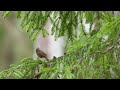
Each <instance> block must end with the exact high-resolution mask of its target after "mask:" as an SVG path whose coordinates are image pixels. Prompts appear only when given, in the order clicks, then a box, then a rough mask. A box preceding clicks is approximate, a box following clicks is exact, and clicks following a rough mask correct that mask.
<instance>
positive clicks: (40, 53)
mask: <svg viewBox="0 0 120 90" xmlns="http://www.w3.org/2000/svg"><path fill="white" fill-rule="evenodd" d="M36 53H37V56H38V57H40V58H45V59H46V60H48V58H47V55H46V54H45V53H44V52H43V51H42V50H40V49H39V48H37V49H36Z"/></svg>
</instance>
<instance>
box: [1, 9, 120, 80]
mask: <svg viewBox="0 0 120 90" xmlns="http://www.w3.org/2000/svg"><path fill="white" fill-rule="evenodd" d="M1 13H2V14H3V17H4V18H5V17H7V16H8V15H9V14H11V13H13V12H12V11H6V12H1ZM15 13H16V17H17V18H18V19H19V20H22V22H21V27H22V28H23V30H25V31H26V32H28V35H29V37H30V39H32V40H33V41H34V40H35V39H36V37H37V36H38V35H39V33H42V35H43V36H44V37H45V36H46V35H47V34H48V33H47V31H46V30H45V28H44V26H45V24H46V22H47V20H48V18H49V19H50V20H51V22H52V24H53V27H52V35H53V34H54V35H55V38H56V39H57V38H58V37H61V36H67V42H68V43H67V44H69V45H70V46H69V47H67V49H66V53H67V54H66V55H65V56H63V57H59V58H54V59H53V60H50V61H42V60H40V59H38V60H35V61H34V60H33V59H32V58H28V57H27V58H24V59H22V60H21V61H20V62H19V63H17V64H14V65H11V67H10V68H9V69H7V70H4V71H1V72H0V78H8V77H9V76H13V77H14V78H17V79H23V78H25V79H29V78H31V79H34V78H39V79H56V78H62V79H78V78H84V79H88V78H90V79H91V78H95V79H97V78H105V79H109V78H120V61H119V58H120V49H119V47H120V46H119V44H120V14H119V13H118V14H114V13H111V12H110V11H16V12H15ZM84 18H86V23H90V28H89V32H86V31H85V26H84V24H83V19H84ZM94 24H95V27H94V28H92V26H93V25H94ZM78 26H80V28H79V29H77V28H78ZM78 31H79V32H80V34H78ZM106 36H107V37H108V38H107V39H106V38H105V37H106ZM66 46H67V45H66ZM36 68H37V70H38V72H37V73H36Z"/></svg>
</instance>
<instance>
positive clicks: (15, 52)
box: [0, 14, 33, 70]
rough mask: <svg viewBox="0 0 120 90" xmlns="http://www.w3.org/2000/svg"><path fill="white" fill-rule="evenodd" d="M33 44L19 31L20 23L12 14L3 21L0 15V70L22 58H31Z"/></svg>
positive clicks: (25, 34) (24, 33)
mask: <svg viewBox="0 0 120 90" xmlns="http://www.w3.org/2000/svg"><path fill="white" fill-rule="evenodd" d="M32 53H33V42H32V41H31V40H30V39H29V37H28V35H27V33H26V32H24V31H22V30H21V27H20V21H19V20H17V19H16V16H15V15H14V14H11V15H10V16H9V17H7V18H5V19H3V18H2V15H0V70H3V69H7V68H9V67H10V65H11V64H13V63H16V62H17V61H19V60H20V59H22V58H25V57H32Z"/></svg>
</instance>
